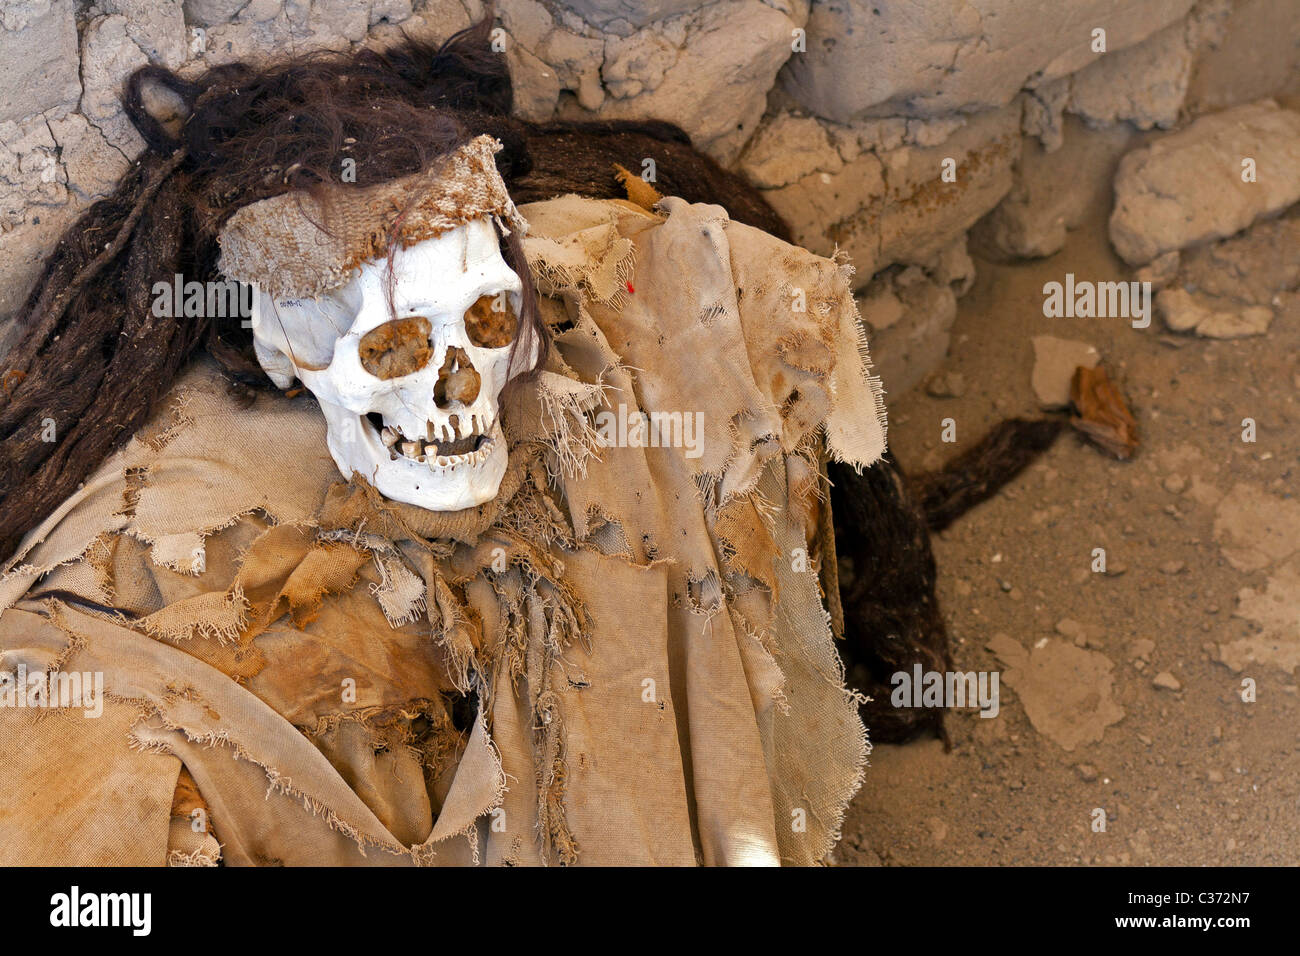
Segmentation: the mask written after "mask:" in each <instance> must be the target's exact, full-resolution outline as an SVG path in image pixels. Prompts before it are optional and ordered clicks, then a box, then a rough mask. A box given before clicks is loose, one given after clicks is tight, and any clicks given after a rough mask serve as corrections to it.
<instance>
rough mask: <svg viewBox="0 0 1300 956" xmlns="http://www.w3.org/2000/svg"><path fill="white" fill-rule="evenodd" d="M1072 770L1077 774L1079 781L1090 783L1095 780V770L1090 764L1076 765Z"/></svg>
mask: <svg viewBox="0 0 1300 956" xmlns="http://www.w3.org/2000/svg"><path fill="white" fill-rule="evenodd" d="M1074 769H1075V771H1076V772H1077V773H1078V774H1079V779H1080V780H1084V781H1086V782H1087V783H1092V782H1093V781H1094V780H1096V779H1097V768H1096V767H1094V766H1092V765H1091V764H1086V763H1081V764H1076V765H1075V767H1074Z"/></svg>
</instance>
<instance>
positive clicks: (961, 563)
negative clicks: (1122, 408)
mask: <svg viewBox="0 0 1300 956" xmlns="http://www.w3.org/2000/svg"><path fill="white" fill-rule="evenodd" d="M1105 214H1106V210H1098V213H1097V215H1096V217H1095V220H1094V221H1091V222H1089V223H1087V224H1085V225H1084V226H1083V227H1081V228H1080V229H1078V230H1076V231H1075V232H1072V233H1071V235H1070V240H1069V244H1068V245H1067V246H1066V248H1065V249H1063V250H1062V251H1061V252H1059V253H1057V254H1056V255H1055V256H1052V257H1051V258H1048V259H1043V260H1038V261H1035V262H1024V263H1017V264H1013V265H997V264H993V263H988V262H977V265H978V267H979V275H978V279H977V281H976V284H975V286H974V288H973V289H972V290H971V292H970V293H969V294H968V295H967V296H966V297H965V298H963V299H962V300H961V302H960V314H959V316H958V318H957V323H956V326H955V329H954V337H953V346H952V348H951V350H950V353H949V357H948V360H947V362H946V364H945V366H944V368H943V370H946V371H953V372H956V373H959V375H960V376H961V377H962V379H963V380H964V382H965V391H964V393H963V394H962V395H960V397H957V398H946V399H945V398H934V397H931V396H930V395H928V394H926V392H925V390H924V389H921V388H918V389H916V390H914V391H913V392H911V393H909V394H907V395H904V396H901V397H899V398H898V399H897V400H896V401H894V402H892V403H891V406H890V410H889V411H890V441H891V445H892V447H893V449H894V451H895V454H896V455H897V456H898V459H899V461H900V462H901V463H902V465H903V466H904V468H911V469H917V468H928V467H933V466H935V465H936V464H937V463H938V462H940V461H942V460H944V459H946V458H948V457H949V456H950V455H951V454H953V453H955V451H956V450H960V449H962V448H964V447H966V444H967V443H969V442H972V441H974V440H975V439H977V438H978V437H979V436H980V435H981V434H982V433H983V432H984V431H985V430H986V429H987V428H988V427H989V426H991V425H993V424H994V423H995V422H997V421H998V420H1000V419H1002V418H1004V417H1008V416H1014V415H1026V416H1036V415H1039V414H1042V413H1041V412H1039V411H1038V409H1037V402H1036V400H1035V397H1034V393H1033V391H1032V389H1031V387H1030V370H1031V367H1032V364H1033V349H1032V346H1031V344H1030V339H1031V337H1032V336H1034V335H1043V334H1047V335H1055V336H1060V337H1062V338H1068V339H1078V340H1083V341H1086V342H1089V343H1091V344H1093V345H1095V346H1096V347H1097V348H1098V349H1099V350H1100V352H1101V354H1102V361H1103V364H1104V365H1105V366H1106V368H1107V369H1108V371H1109V372H1110V374H1111V376H1112V378H1114V379H1115V380H1116V381H1117V382H1118V383H1119V384H1120V386H1121V387H1122V389H1123V390H1124V392H1125V394H1126V396H1127V397H1128V400H1129V403H1130V405H1131V407H1132V410H1133V412H1134V414H1135V416H1136V417H1137V419H1138V422H1139V426H1140V435H1141V439H1142V445H1141V447H1140V449H1139V451H1138V453H1137V455H1136V456H1135V457H1134V459H1133V460H1131V461H1129V462H1120V461H1117V460H1115V459H1113V458H1110V457H1107V456H1105V455H1104V454H1103V453H1102V452H1101V451H1099V450H1098V449H1097V448H1096V447H1095V446H1093V445H1090V444H1086V443H1085V442H1084V441H1083V440H1082V439H1081V438H1080V437H1079V436H1077V435H1076V434H1075V433H1073V432H1072V431H1071V432H1069V433H1067V434H1066V435H1065V436H1063V438H1062V439H1061V440H1060V441H1058V442H1057V444H1056V446H1055V447H1054V448H1053V449H1052V450H1051V451H1050V452H1049V453H1048V454H1047V455H1045V456H1044V457H1043V458H1042V459H1041V460H1040V461H1039V462H1037V463H1036V464H1035V465H1033V466H1031V467H1030V468H1029V469H1028V470H1027V471H1026V472H1025V473H1024V474H1022V475H1021V476H1020V477H1019V478H1018V479H1017V480H1016V481H1015V482H1014V483H1013V484H1012V485H1011V486H1010V487H1009V488H1008V489H1007V490H1005V491H1004V492H1003V493H1001V494H1000V495H999V496H997V497H996V498H994V499H993V500H991V501H989V502H986V503H985V504H983V505H981V506H980V507H979V508H977V509H975V510H974V511H972V512H971V513H969V514H968V515H966V516H965V517H963V518H962V519H960V520H959V521H958V522H957V523H956V524H955V525H954V526H953V527H952V528H950V529H949V530H948V531H947V532H945V533H943V534H942V535H939V536H938V537H937V538H936V540H935V555H936V560H937V562H938V567H939V583H938V595H939V601H940V604H941V606H942V607H943V610H944V614H945V618H946V620H947V622H948V628H949V633H950V636H951V639H952V642H953V651H954V658H955V661H956V664H957V666H958V668H959V669H961V670H975V671H995V670H996V671H999V672H1000V675H1001V712H1000V714H999V715H998V716H997V717H996V718H993V719H984V718H980V717H979V716H977V712H975V711H959V712H953V713H952V714H951V716H950V717H949V728H950V730H951V733H952V737H953V744H954V746H953V749H952V750H951V752H948V753H945V752H944V749H943V746H942V745H941V744H940V743H939V742H938V741H935V740H930V739H927V740H920V741H917V742H913V743H910V744H907V745H904V746H877V747H876V748H875V749H874V752H873V753H872V756H871V766H870V767H869V769H868V771H867V776H866V782H865V784H864V785H863V787H862V790H861V791H860V793H859V794H858V796H857V798H856V799H855V801H854V804H853V806H852V808H851V809H850V812H849V815H848V819H847V820H846V823H845V828H844V841H843V842H842V843H841V844H840V846H839V848H838V849H837V850H836V851H835V860H836V862H838V863H840V864H842V865H881V864H885V865H922V864H924V865H935V864H938V865H972V864H999V865H1000V864H1133V865H1142V864H1167V865H1174V864H1180V865H1200V864H1228V865H1239V864H1291V865H1295V864H1296V863H1298V862H1300V734H1298V731H1300V723H1298V722H1297V707H1298V705H1300V701H1298V699H1297V687H1296V670H1295V669H1296V667H1297V665H1300V499H1297V497H1296V492H1297V490H1300V476H1298V474H1297V472H1298V465H1300V406H1298V405H1297V401H1296V396H1297V393H1300V294H1297V293H1295V292H1290V293H1287V292H1284V293H1282V294H1281V295H1280V296H1279V297H1278V298H1277V300H1276V303H1277V305H1278V308H1277V315H1276V318H1275V319H1274V320H1273V323H1272V326H1271V328H1270V329H1269V331H1268V333H1267V334H1266V335H1263V336H1258V337H1253V338H1246V339H1237V340H1226V341H1217V340H1208V339H1202V338H1197V337H1195V336H1184V335H1179V336H1174V335H1171V334H1169V333H1168V332H1167V331H1166V330H1165V329H1164V327H1163V323H1162V322H1161V321H1160V319H1159V317H1156V318H1154V319H1153V321H1152V324H1151V327H1150V328H1148V329H1145V330H1136V329H1133V328H1131V327H1130V324H1129V322H1128V321H1127V320H1124V319H1048V318H1044V316H1043V314H1042V304H1043V294H1042V287H1043V283H1044V282H1047V281H1053V280H1055V281H1063V280H1064V276H1065V273H1066V272H1067V271H1068V272H1073V273H1075V275H1076V276H1077V277H1078V278H1080V279H1094V280H1108V279H1123V278H1131V273H1130V272H1129V270H1128V269H1127V268H1126V267H1125V266H1124V264H1123V263H1122V262H1121V261H1120V260H1119V259H1117V258H1116V257H1115V255H1114V253H1113V252H1112V251H1111V249H1110V247H1109V245H1108V243H1107V241H1106V231H1105ZM1270 252H1275V253H1276V254H1277V255H1279V256H1280V255H1290V256H1293V257H1294V256H1296V255H1297V254H1298V253H1297V251H1296V250H1295V249H1289V250H1273V251H1270ZM885 384H886V386H888V383H885ZM1247 417H1249V418H1253V419H1254V420H1255V421H1256V423H1257V429H1258V431H1257V441H1256V442H1255V443H1253V444H1251V443H1246V442H1243V441H1242V426H1241V421H1242V419H1243V418H1247ZM944 418H952V419H954V420H955V422H956V426H957V439H958V441H957V443H956V445H952V444H944V443H942V442H941V441H940V430H941V424H940V423H941V420H942V419H944ZM1099 547H1100V548H1104V549H1105V550H1106V558H1107V566H1108V572H1109V573H1104V574H1103V573H1094V572H1093V570H1092V563H1093V549H1094V548H1099ZM990 645H992V646H993V647H995V648H997V653H994V651H993V650H991V649H990ZM1166 675H1168V676H1172V678H1173V681H1169V680H1168V679H1167V676H1166ZM1157 676H1160V677H1161V682H1160V683H1162V684H1168V685H1171V686H1172V685H1173V684H1176V685H1177V688H1178V689H1170V688H1169V687H1165V686H1157V683H1156V682H1155V678H1156V677H1157ZM1245 678H1250V679H1252V680H1253V681H1254V684H1255V687H1256V695H1257V699H1256V700H1255V701H1254V702H1246V701H1244V700H1243V699H1242V689H1243V679H1245ZM1099 808H1100V809H1101V810H1103V811H1104V813H1105V818H1106V820H1105V831H1104V832H1095V831H1094V828H1093V822H1094V820H1095V819H1097V818H1098V817H1099V816H1100V814H1098V813H1097V812H1096V811H1097V810H1098V809H1099Z"/></svg>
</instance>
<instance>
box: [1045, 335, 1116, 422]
mask: <svg viewBox="0 0 1300 956" xmlns="http://www.w3.org/2000/svg"><path fill="white" fill-rule="evenodd" d="M1033 343H1034V370H1033V374H1032V376H1031V379H1030V382H1031V384H1032V385H1033V387H1034V394H1035V395H1037V396H1038V403H1039V404H1040V405H1042V406H1043V407H1044V408H1065V407H1066V406H1067V405H1069V404H1070V382H1071V381H1072V380H1073V379H1074V370H1075V369H1076V368H1078V367H1079V366H1080V365H1082V366H1084V367H1085V368H1095V367H1096V366H1097V363H1098V362H1100V361H1101V354H1100V353H1099V352H1098V351H1097V349H1096V348H1095V347H1093V346H1091V345H1089V344H1088V343H1087V342H1078V341H1075V340H1073V339H1058V338H1056V337H1055V336H1051V335H1035V336H1034V339H1033Z"/></svg>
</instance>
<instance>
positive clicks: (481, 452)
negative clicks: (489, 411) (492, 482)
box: [379, 415, 492, 469]
mask: <svg viewBox="0 0 1300 956" xmlns="http://www.w3.org/2000/svg"><path fill="white" fill-rule="evenodd" d="M481 424H482V425H486V423H485V422H483V421H482V418H481V416H470V415H461V416H459V417H458V419H457V422H456V427H455V428H453V427H451V425H450V423H447V424H445V425H439V424H435V423H434V422H426V423H425V436H426V437H424V438H417V439H416V440H414V441H411V440H410V439H408V438H407V437H406V435H404V434H403V433H402V432H401V430H400V429H397V428H394V427H393V426H391V425H385V426H384V429H383V431H382V432H381V433H380V436H379V438H380V441H382V442H383V443H384V447H385V448H387V449H388V450H389V455H390V457H392V458H396V457H397V454H398V451H400V452H401V454H402V455H404V456H406V457H407V458H408V459H411V460H412V461H418V462H420V463H422V464H427V465H428V466H429V467H430V468H434V467H437V468H453V469H454V468H456V467H457V466H459V465H470V466H475V465H480V464H482V463H483V462H485V461H487V459H488V455H489V454H490V452H491V444H492V439H491V437H490V429H491V427H492V426H491V425H487V427H482V428H480V427H479V426H480V425H481ZM472 435H488V436H489V437H488V438H487V440H485V441H483V442H482V443H481V447H479V448H478V449H476V450H474V451H470V452H464V453H462V454H459V455H440V454H438V447H437V446H438V444H439V443H442V444H449V443H451V442H454V441H463V440H464V439H467V438H469V437H470V436H472Z"/></svg>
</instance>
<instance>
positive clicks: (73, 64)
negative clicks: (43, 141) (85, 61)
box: [0, 0, 81, 123]
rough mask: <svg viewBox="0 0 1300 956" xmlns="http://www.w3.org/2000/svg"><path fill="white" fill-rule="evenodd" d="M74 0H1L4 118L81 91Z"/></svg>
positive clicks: (67, 101) (68, 101)
mask: <svg viewBox="0 0 1300 956" xmlns="http://www.w3.org/2000/svg"><path fill="white" fill-rule="evenodd" d="M74 10H75V7H74V4H73V3H72V0H26V2H16V3H8V2H6V3H0V64H3V68H0V123H3V122H6V121H10V120H21V119H24V118H26V117H28V116H31V115H32V114H33V113H37V112H41V111H45V110H53V109H56V108H58V107H65V108H67V107H72V106H74V105H75V104H76V102H77V97H78V96H80V95H81V81H80V78H79V76H78V62H77V25H76V21H75V19H74Z"/></svg>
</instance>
